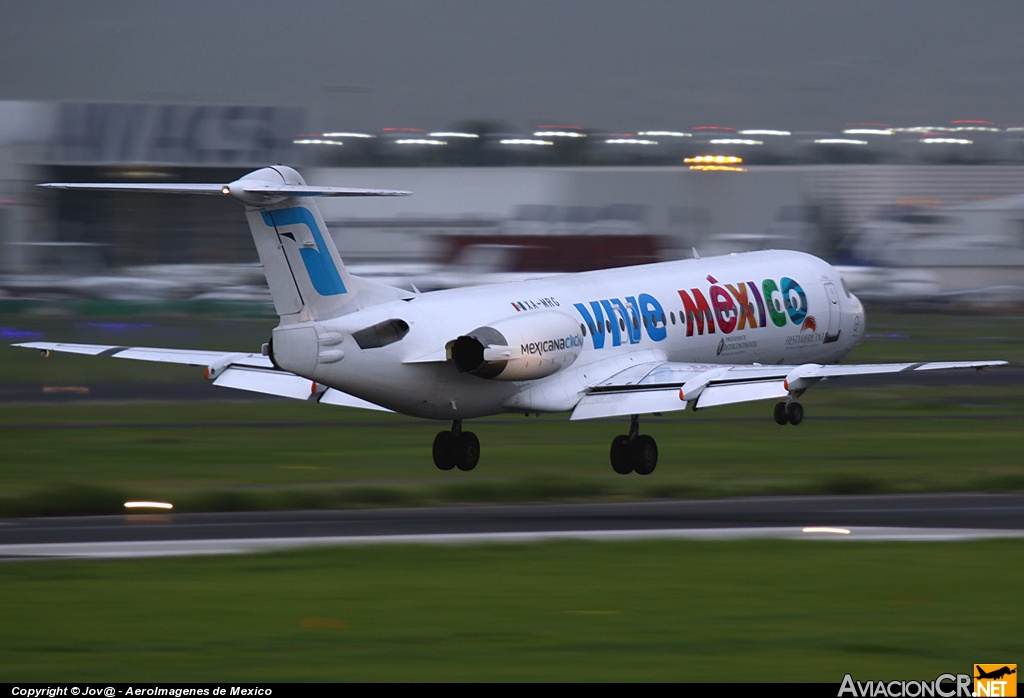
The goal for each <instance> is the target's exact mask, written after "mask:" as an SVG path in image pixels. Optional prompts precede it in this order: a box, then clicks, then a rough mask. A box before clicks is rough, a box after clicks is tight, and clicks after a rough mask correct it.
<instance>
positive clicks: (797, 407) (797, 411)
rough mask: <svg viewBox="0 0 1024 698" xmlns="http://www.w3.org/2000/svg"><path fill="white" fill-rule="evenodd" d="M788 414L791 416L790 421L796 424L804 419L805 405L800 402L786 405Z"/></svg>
mask: <svg viewBox="0 0 1024 698" xmlns="http://www.w3.org/2000/svg"><path fill="white" fill-rule="evenodd" d="M786 416H787V417H789V423H790V424H792V425H793V426H796V425H797V424H799V423H800V422H802V421H804V406H803V405H801V404H800V403H799V402H791V403H789V404H788V405H786Z"/></svg>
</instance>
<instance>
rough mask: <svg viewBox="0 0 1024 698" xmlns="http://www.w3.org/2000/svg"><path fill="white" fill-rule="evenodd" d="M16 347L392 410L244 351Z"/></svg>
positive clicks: (238, 387)
mask: <svg viewBox="0 0 1024 698" xmlns="http://www.w3.org/2000/svg"><path fill="white" fill-rule="evenodd" d="M14 346H16V347H24V348H27V349H37V350H39V351H40V352H42V353H44V354H49V352H51V351H56V352H64V353H69V354H86V355H88V356H112V357H115V358H118V359H135V360H137V361H159V362H163V363H172V364H185V365H188V366H205V367H206V377H207V378H209V379H210V380H212V381H213V384H214V385H216V386H220V387H223V388H235V389H236V390H248V391H251V392H256V393H263V394H265V395H276V396H278V397H288V398H293V399H296V400H311V401H313V402H320V403H322V404H325V405H341V406H343V407H357V408H360V409H364V410H380V411H383V412H390V411H391V410H389V409H387V408H386V407H381V406H380V405H376V404H374V403H372V402H368V401H366V400H363V399H361V398H357V397H355V396H354V395H349V394H348V393H344V392H342V391H340V390H335V389H334V388H328V387H327V386H325V385H320V384H318V383H315V382H313V381H311V380H309V379H308V378H303V377H302V376H297V375H295V374H294V373H289V372H288V371H282V370H281V369H278V368H275V367H274V365H273V364H272V363H271V361H270V359H269V358H268V357H266V356H263V355H262V354H246V353H244V352H225V351H201V350H193V349H159V348H155V347H123V346H111V345H104V344H64V343H60V342H25V343H22V344H15V345H14Z"/></svg>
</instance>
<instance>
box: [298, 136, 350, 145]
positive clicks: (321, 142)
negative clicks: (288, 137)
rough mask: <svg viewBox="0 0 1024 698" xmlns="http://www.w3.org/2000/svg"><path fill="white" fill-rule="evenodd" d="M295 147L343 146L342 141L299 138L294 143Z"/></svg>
mask: <svg viewBox="0 0 1024 698" xmlns="http://www.w3.org/2000/svg"><path fill="white" fill-rule="evenodd" d="M292 143H294V144H295V145H341V144H342V142H341V141H333V140H330V139H327V138H297V139H295V140H294V141H292Z"/></svg>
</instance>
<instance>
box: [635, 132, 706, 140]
mask: <svg viewBox="0 0 1024 698" xmlns="http://www.w3.org/2000/svg"><path fill="white" fill-rule="evenodd" d="M637 135H638V136H666V137H668V138H689V137H690V136H692V135H693V134H692V133H684V132H683V131H640V132H639V133H638V134H637Z"/></svg>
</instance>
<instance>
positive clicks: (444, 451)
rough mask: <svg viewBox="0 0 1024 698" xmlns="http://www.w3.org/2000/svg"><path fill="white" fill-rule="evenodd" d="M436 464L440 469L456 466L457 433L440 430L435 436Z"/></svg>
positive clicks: (449, 468)
mask: <svg viewBox="0 0 1024 698" xmlns="http://www.w3.org/2000/svg"><path fill="white" fill-rule="evenodd" d="M434 465H436V466H437V469H438V470H451V469H452V468H454V467H455V434H453V433H451V432H450V431H439V432H437V436H435V437H434Z"/></svg>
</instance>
